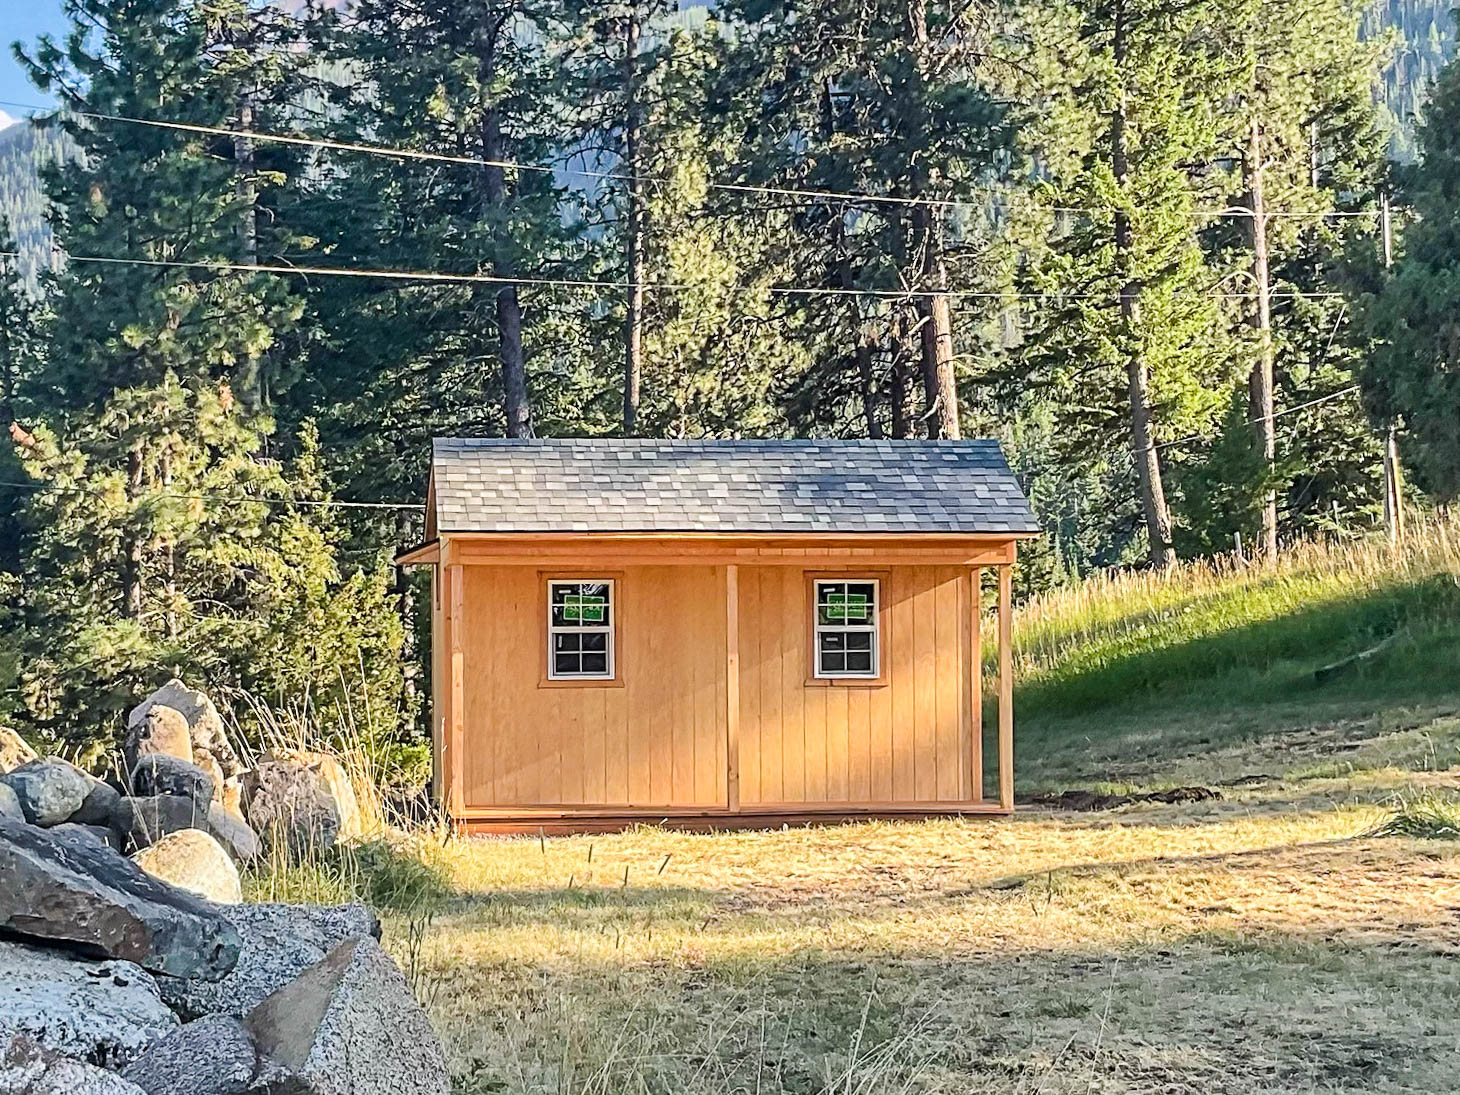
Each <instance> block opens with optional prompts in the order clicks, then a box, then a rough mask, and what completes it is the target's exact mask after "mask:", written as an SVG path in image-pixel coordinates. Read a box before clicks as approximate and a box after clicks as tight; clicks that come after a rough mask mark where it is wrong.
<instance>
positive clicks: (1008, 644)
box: [998, 563, 1014, 810]
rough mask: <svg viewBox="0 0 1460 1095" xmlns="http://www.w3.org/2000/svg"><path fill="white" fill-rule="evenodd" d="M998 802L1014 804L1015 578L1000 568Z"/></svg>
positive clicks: (1009, 568)
mask: <svg viewBox="0 0 1460 1095" xmlns="http://www.w3.org/2000/svg"><path fill="white" fill-rule="evenodd" d="M998 569H999V806H1000V807H1002V808H1003V809H1005V810H1012V809H1013V808H1014V581H1013V569H1014V568H1013V567H1012V566H1011V565H1009V564H1008V563H1004V564H1003V565H1001V566H1000V567H999V568H998Z"/></svg>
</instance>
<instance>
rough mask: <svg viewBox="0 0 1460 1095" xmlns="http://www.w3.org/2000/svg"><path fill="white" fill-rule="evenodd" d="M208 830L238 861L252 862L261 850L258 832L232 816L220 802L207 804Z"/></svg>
mask: <svg viewBox="0 0 1460 1095" xmlns="http://www.w3.org/2000/svg"><path fill="white" fill-rule="evenodd" d="M208 831H209V832H210V833H212V834H213V837H214V838H215V839H216V840H217V841H218V843H220V844H222V845H223V847H224V848H226V849H227V850H228V854H229V855H231V856H232V857H233V858H234V859H235V860H237V861H238V862H239V863H252V862H253V861H254V860H255V859H257V858H258V857H259V854H260V853H261V852H262V850H263V849H262V847H261V846H260V844H259V838H258V834H257V833H255V832H254V831H253V830H252V829H250V828H249V827H248V825H247V824H245V823H244V822H243V821H240V820H239V819H238V818H236V817H234V816H233V814H232V813H230V812H229V810H228V808H227V807H225V806H224V805H223V803H221V802H213V803H212V804H210V805H209V806H208Z"/></svg>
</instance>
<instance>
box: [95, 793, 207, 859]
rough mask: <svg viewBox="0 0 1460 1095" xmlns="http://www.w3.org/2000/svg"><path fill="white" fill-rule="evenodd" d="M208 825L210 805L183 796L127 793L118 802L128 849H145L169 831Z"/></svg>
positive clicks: (118, 819)
mask: <svg viewBox="0 0 1460 1095" xmlns="http://www.w3.org/2000/svg"><path fill="white" fill-rule="evenodd" d="M207 824H208V808H207V807H206V806H200V805H198V803H196V802H195V801H193V800H192V799H190V798H186V797H184V796H182V795H146V796H141V797H134V796H131V795H127V796H124V797H123V798H122V800H121V801H120V802H119V803H117V813H116V827H117V831H118V832H119V833H120V834H121V836H122V840H123V842H124V844H125V845H126V847H128V848H145V847H147V845H149V844H151V843H153V842H154V841H157V840H161V839H162V838H163V837H165V836H166V835H167V834H168V833H176V832H178V831H180V830H182V829H198V828H202V827H203V826H205V825H207Z"/></svg>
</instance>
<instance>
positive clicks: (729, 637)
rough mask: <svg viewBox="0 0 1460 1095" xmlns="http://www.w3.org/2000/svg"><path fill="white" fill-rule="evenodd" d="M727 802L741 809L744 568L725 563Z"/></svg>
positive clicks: (726, 803)
mask: <svg viewBox="0 0 1460 1095" xmlns="http://www.w3.org/2000/svg"><path fill="white" fill-rule="evenodd" d="M725 805H726V806H727V807H728V808H729V809H730V810H731V811H739V809H740V568H739V567H738V566H737V565H736V564H734V563H728V564H726V566H725Z"/></svg>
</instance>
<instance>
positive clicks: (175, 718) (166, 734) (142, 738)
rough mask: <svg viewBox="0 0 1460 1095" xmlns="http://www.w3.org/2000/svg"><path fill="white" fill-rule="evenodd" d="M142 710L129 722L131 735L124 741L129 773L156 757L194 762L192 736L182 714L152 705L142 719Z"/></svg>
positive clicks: (135, 711) (128, 729)
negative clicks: (138, 763) (138, 765)
mask: <svg viewBox="0 0 1460 1095" xmlns="http://www.w3.org/2000/svg"><path fill="white" fill-rule="evenodd" d="M139 710H141V708H138V709H136V710H134V711H133V712H132V715H131V717H130V718H129V719H128V720H127V734H126V736H125V737H124V738H123V739H122V758H123V759H124V760H125V761H126V762H127V771H128V772H130V771H131V770H132V769H133V768H135V767H136V766H137V761H138V760H140V759H141V758H142V757H145V756H149V755H151V754H155V753H161V754H163V755H164V756H169V757H177V758H178V759H179V760H192V759H193V738H192V733H191V731H190V730H189V729H188V720H187V717H186V716H184V715H183V713H182V712H181V711H178V710H176V709H174V708H171V707H168V706H167V705H166V704H161V703H155V704H152V705H151V706H150V707H148V708H147V709H146V711H144V712H143V713H142V714H141V715H140V716H139V715H138V714H137V711H139Z"/></svg>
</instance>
